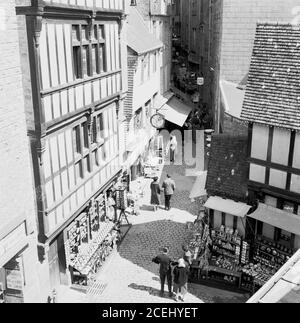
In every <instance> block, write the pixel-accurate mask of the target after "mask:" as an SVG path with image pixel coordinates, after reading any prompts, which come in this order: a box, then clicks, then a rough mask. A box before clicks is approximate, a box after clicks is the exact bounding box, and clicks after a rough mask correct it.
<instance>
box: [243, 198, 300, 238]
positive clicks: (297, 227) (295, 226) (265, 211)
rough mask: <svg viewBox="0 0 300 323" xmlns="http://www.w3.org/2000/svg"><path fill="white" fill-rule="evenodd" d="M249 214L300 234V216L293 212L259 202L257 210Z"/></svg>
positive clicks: (251, 216)
mask: <svg viewBox="0 0 300 323" xmlns="http://www.w3.org/2000/svg"><path fill="white" fill-rule="evenodd" d="M248 216H249V217H250V218H252V219H255V220H259V221H261V222H265V223H268V224H270V225H272V226H274V227H276V228H279V229H283V230H285V231H287V232H291V233H294V234H296V235H300V216H297V215H295V214H293V213H289V212H287V211H283V210H279V209H277V208H275V207H272V206H269V205H266V204H264V203H259V205H258V208H257V210H256V211H255V212H253V213H252V214H249V215H248Z"/></svg>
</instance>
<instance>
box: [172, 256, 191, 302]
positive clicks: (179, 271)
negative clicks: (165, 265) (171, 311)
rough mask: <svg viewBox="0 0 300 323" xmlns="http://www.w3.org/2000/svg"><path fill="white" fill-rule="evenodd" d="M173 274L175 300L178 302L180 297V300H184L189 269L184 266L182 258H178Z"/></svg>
mask: <svg viewBox="0 0 300 323" xmlns="http://www.w3.org/2000/svg"><path fill="white" fill-rule="evenodd" d="M173 275H174V293H175V300H176V302H178V301H179V300H180V298H181V300H182V301H183V302H184V297H185V295H186V294H187V284H188V279H189V270H188V268H187V267H186V264H185V261H184V259H183V258H181V259H179V260H178V265H177V266H176V267H175V268H174V271H173Z"/></svg>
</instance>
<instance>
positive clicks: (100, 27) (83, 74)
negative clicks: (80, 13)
mask: <svg viewBox="0 0 300 323" xmlns="http://www.w3.org/2000/svg"><path fill="white" fill-rule="evenodd" d="M104 27H105V24H103V23H95V24H93V25H92V27H90V26H89V25H88V24H84V23H80V24H72V37H71V41H72V61H73V75H74V79H75V80H78V79H85V78H88V77H92V76H94V75H101V74H103V73H106V72H107V60H106V54H105V53H106V36H105V28H104ZM89 28H91V30H90V29H89ZM84 29H86V30H85V32H84ZM74 30H76V37H74ZM83 33H85V37H83V36H84V35H83ZM94 49H95V57H93V50H94ZM84 53H85V54H84ZM100 55H101V57H100ZM85 61H86V62H85Z"/></svg>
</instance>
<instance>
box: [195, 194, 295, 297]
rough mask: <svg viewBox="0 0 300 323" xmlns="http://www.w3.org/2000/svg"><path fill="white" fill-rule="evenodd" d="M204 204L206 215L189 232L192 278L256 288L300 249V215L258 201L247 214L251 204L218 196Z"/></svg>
mask: <svg viewBox="0 0 300 323" xmlns="http://www.w3.org/2000/svg"><path fill="white" fill-rule="evenodd" d="M233 203H235V204H233ZM205 207H206V217H205V218H204V219H205V220H202V221H201V222H200V223H195V224H194V226H193V228H192V234H191V235H192V239H191V241H190V249H191V250H192V252H193V259H194V261H193V264H192V274H191V280H192V281H194V282H198V283H200V284H212V285H218V286H221V287H224V288H225V287H226V288H228V287H229V288H234V289H236V290H240V291H246V292H250V293H255V292H256V291H257V290H258V289H260V288H261V287H262V286H263V285H264V284H266V283H267V282H268V280H269V279H270V278H271V277H272V276H273V275H274V274H275V273H276V272H277V271H278V270H279V269H280V268H281V267H282V266H283V265H284V264H285V263H286V262H287V261H288V260H289V259H290V257H292V256H293V254H294V253H295V252H296V250H297V248H298V247H297V245H296V242H297V239H298V237H299V236H300V217H299V216H297V215H295V214H293V213H291V212H287V211H285V210H279V209H276V208H274V207H272V206H269V205H266V204H264V203H260V204H259V205H258V207H257V209H256V210H255V211H254V212H253V213H251V214H248V215H247V213H249V211H250V208H251V207H250V206H246V205H243V203H237V202H233V201H230V200H223V199H220V198H218V197H210V198H209V199H208V201H207V202H206V204H205ZM228 207H230V208H231V210H230V209H228ZM250 212H251V211H250ZM238 223H240V224H241V225H240V226H239V225H238ZM253 224H254V226H253ZM265 225H267V229H266V228H265V229H264V226H265ZM270 229H272V230H273V236H272V237H271V236H270V231H271V230H270ZM249 230H250V231H251V232H248V231H249ZM249 233H251V234H249ZM250 236H252V238H251V239H250V238H249V237H250Z"/></svg>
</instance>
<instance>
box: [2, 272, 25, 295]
mask: <svg viewBox="0 0 300 323" xmlns="http://www.w3.org/2000/svg"><path fill="white" fill-rule="evenodd" d="M5 271H6V286H7V288H9V289H13V290H22V289H23V276H22V273H21V271H20V270H10V269H6V270H5Z"/></svg>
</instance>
